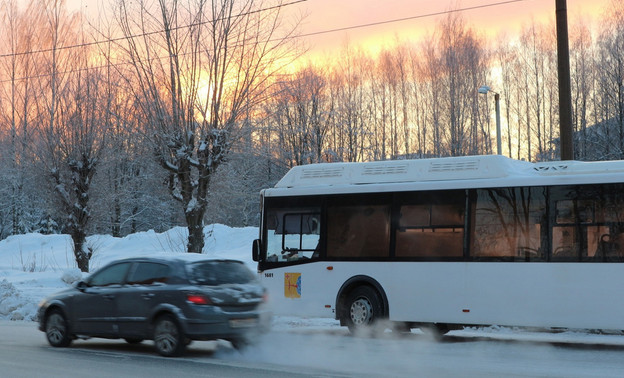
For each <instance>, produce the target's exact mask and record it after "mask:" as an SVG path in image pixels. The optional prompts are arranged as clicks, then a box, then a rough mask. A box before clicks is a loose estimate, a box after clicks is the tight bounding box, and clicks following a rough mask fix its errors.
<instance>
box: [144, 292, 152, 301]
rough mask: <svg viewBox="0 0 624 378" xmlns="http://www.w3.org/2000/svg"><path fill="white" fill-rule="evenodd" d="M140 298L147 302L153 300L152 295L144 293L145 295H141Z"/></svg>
mask: <svg viewBox="0 0 624 378" xmlns="http://www.w3.org/2000/svg"><path fill="white" fill-rule="evenodd" d="M141 297H142V298H143V299H145V300H148V299H152V298H154V294H152V293H145V294H141Z"/></svg>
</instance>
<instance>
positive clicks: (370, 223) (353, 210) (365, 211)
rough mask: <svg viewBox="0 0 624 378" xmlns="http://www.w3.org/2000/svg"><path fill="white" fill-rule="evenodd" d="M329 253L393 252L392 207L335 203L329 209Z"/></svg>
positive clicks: (370, 254) (366, 255) (372, 255)
mask: <svg viewBox="0 0 624 378" xmlns="http://www.w3.org/2000/svg"><path fill="white" fill-rule="evenodd" d="M327 218H328V219H327V223H328V225H327V256H328V257H345V258H375V257H388V256H389V255H390V253H389V251H390V206H389V205H362V206H333V207H329V208H328V210H327Z"/></svg>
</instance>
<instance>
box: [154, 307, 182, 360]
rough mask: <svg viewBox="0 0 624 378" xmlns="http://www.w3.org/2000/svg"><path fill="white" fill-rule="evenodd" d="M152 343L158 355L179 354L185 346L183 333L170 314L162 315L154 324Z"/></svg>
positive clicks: (172, 355)
mask: <svg viewBox="0 0 624 378" xmlns="http://www.w3.org/2000/svg"><path fill="white" fill-rule="evenodd" d="M154 345H155V346H156V350H157V351H158V353H160V355H162V356H165V357H175V356H179V355H181V354H182V353H183V352H184V349H185V347H186V343H185V338H184V335H183V334H182V332H181V329H180V326H179V325H178V322H177V321H176V320H175V318H173V316H171V315H163V316H161V317H159V318H158V319H157V320H156V323H155V325H154Z"/></svg>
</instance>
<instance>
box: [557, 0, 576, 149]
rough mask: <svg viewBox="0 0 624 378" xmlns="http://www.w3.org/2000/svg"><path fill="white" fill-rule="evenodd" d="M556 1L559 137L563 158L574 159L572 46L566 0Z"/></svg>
mask: <svg viewBox="0 0 624 378" xmlns="http://www.w3.org/2000/svg"><path fill="white" fill-rule="evenodd" d="M555 1H556V8H557V9H556V16H557V74H558V78H559V122H560V123H559V137H560V141H561V145H560V150H561V160H573V159H574V142H573V138H572V91H571V88H570V46H569V42H568V10H567V5H566V0H555Z"/></svg>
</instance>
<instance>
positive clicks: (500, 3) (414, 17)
mask: <svg viewBox="0 0 624 378" xmlns="http://www.w3.org/2000/svg"><path fill="white" fill-rule="evenodd" d="M524 1H528V0H507V1H500V2H497V3H490V4H483V5H475V6H472V7H466V8H458V9H451V10H446V11H440V12H433V13H427V14H420V15H416V16H410V17H403V18H395V19H393V20H385V21H378V22H371V23H368V24H360V25H353V26H345V27H343V28H336V29H330V30H321V31H317V32H311V33H306V34H302V35H300V36H299V37H310V36H315V35H320V34H327V33H335V32H340V31H345V30H352V29H361V28H367V27H371V26H378V25H384V24H391V23H395V22H403V21H409V20H416V19H419V18H427V17H434V16H442V15H445V14H451V13H458V12H465V11H471V10H476V9H483V8H490V7H496V6H500V5H507V4H511V3H520V2H524Z"/></svg>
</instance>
